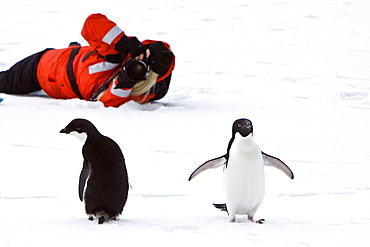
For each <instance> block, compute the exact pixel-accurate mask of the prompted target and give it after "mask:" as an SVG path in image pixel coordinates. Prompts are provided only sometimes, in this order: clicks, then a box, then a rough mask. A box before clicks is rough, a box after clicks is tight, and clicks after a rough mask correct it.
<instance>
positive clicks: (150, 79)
mask: <svg viewBox="0 0 370 247" xmlns="http://www.w3.org/2000/svg"><path fill="white" fill-rule="evenodd" d="M157 79H158V74H157V73H155V72H154V71H152V70H151V71H149V74H148V76H147V77H146V79H144V80H142V81H140V82H138V83H136V84H135V85H134V87H133V88H132V91H131V93H130V96H132V97H135V96H139V95H143V94H144V95H145V97H146V96H148V95H149V92H150V89H151V88H152V87H153V86H154V85H155V83H156V82H157ZM144 100H145V98H144Z"/></svg>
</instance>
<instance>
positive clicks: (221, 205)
mask: <svg viewBox="0 0 370 247" xmlns="http://www.w3.org/2000/svg"><path fill="white" fill-rule="evenodd" d="M213 206H214V207H215V208H217V209H220V210H221V211H225V212H227V207H226V204H225V203H223V204H216V203H213Z"/></svg>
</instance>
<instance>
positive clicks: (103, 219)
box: [95, 210, 109, 225]
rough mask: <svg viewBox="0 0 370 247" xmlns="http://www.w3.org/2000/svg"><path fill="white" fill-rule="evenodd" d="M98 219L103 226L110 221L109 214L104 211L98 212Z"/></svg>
mask: <svg viewBox="0 0 370 247" xmlns="http://www.w3.org/2000/svg"><path fill="white" fill-rule="evenodd" d="M95 216H96V218H97V219H98V224H99V225H100V224H103V223H104V222H107V221H108V220H109V216H108V214H107V213H106V212H105V211H104V210H101V211H98V212H96V213H95Z"/></svg>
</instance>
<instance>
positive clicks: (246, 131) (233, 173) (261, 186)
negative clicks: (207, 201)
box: [189, 119, 294, 224]
mask: <svg viewBox="0 0 370 247" xmlns="http://www.w3.org/2000/svg"><path fill="white" fill-rule="evenodd" d="M223 165H225V166H224V192H225V199H226V204H214V206H215V207H216V208H218V209H221V210H222V211H227V212H228V214H229V220H230V222H235V221H236V215H248V219H249V220H250V221H254V214H255V212H256V211H257V209H258V207H259V206H260V205H261V203H262V200H263V197H264V195H265V173H264V165H265V166H273V167H275V168H278V169H280V170H282V171H283V172H284V173H285V174H286V175H288V176H289V177H290V178H291V179H293V178H294V175H293V172H292V171H291V170H290V168H289V167H288V166H287V165H286V164H285V163H284V162H283V161H281V160H280V159H278V158H276V157H273V156H270V155H268V154H266V153H264V152H262V151H261V149H260V148H259V146H258V144H257V143H256V142H255V141H254V140H253V125H252V122H251V121H250V120H248V119H238V120H236V121H235V122H234V124H233V127H232V137H231V139H230V141H229V145H228V147H227V153H226V154H225V155H223V156H221V157H218V158H215V159H211V160H209V161H206V162H205V163H203V164H202V165H200V166H199V167H198V168H197V169H196V170H195V171H194V172H193V173H192V174H191V175H190V177H189V181H190V180H191V179H193V178H194V177H195V176H196V175H198V174H199V173H201V172H202V171H205V170H207V169H210V168H217V167H220V166H223ZM263 221H264V220H263V219H261V220H257V221H255V222H257V223H261V224H262V223H263Z"/></svg>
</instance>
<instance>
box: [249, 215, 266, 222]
mask: <svg viewBox="0 0 370 247" xmlns="http://www.w3.org/2000/svg"><path fill="white" fill-rule="evenodd" d="M248 220H250V221H252V222H256V223H257V224H263V222H264V221H265V219H260V220H256V221H254V219H253V216H250V215H248Z"/></svg>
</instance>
